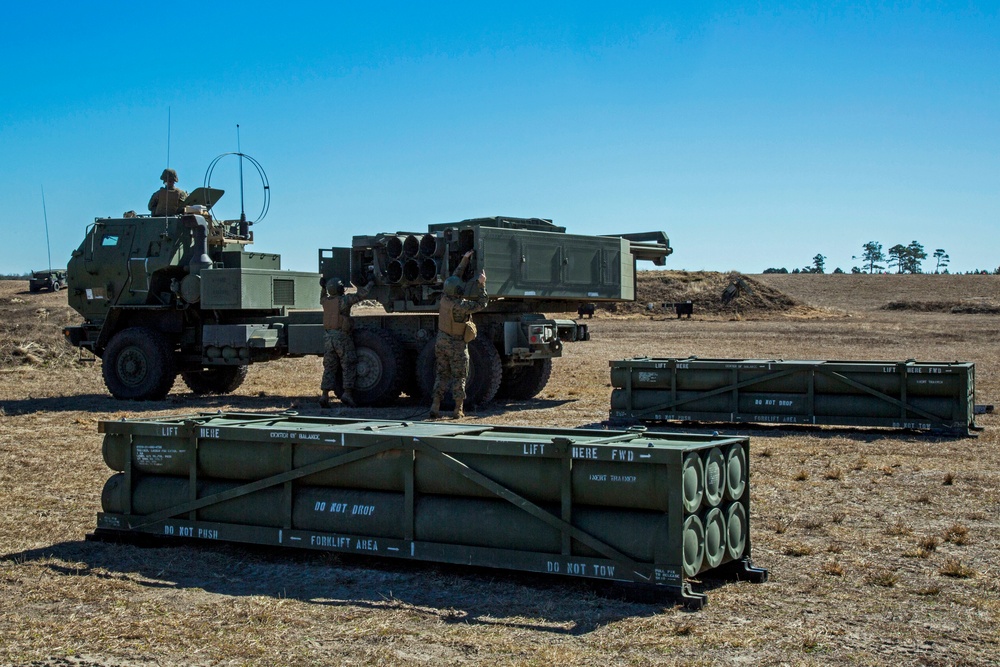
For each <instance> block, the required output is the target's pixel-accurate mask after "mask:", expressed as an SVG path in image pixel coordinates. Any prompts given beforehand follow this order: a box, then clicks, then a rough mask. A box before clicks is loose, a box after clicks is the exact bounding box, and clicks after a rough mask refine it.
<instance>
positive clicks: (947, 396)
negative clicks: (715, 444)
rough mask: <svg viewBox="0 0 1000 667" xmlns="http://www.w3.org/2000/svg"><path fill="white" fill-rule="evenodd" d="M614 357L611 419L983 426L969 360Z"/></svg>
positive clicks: (947, 427)
mask: <svg viewBox="0 0 1000 667" xmlns="http://www.w3.org/2000/svg"><path fill="white" fill-rule="evenodd" d="M610 364H611V385H612V387H614V389H613V390H612V394H611V419H612V420H629V419H632V420H640V421H648V422H660V421H673V420H677V421H722V422H736V423H740V422H760V423H765V424H831V425H843V426H885V427H889V428H905V429H919V430H932V431H950V432H957V433H960V434H963V435H968V434H969V431H971V430H978V427H977V426H976V423H975V416H974V415H975V387H976V383H975V365H974V364H971V363H963V362H957V361H956V362H917V361H913V360H909V361H904V362H895V361H794V360H788V359H781V360H766V359H698V358H696V357H689V358H686V359H680V358H677V359H654V358H650V357H635V358H632V359H623V360H620V361H612V362H610ZM730 465H737V466H739V465H745V461H743V462H739V463H734V462H732V461H730V460H727V461H726V466H727V468H728V467H729V466H730Z"/></svg>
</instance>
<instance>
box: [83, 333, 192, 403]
mask: <svg viewBox="0 0 1000 667" xmlns="http://www.w3.org/2000/svg"><path fill="white" fill-rule="evenodd" d="M101 371H102V373H103V374H104V384H105V385H106V386H107V388H108V391H110V392H111V395H112V396H114V397H115V398H118V399H121V400H126V401H159V400H162V399H163V397H164V396H166V395H167V392H168V391H170V387H172V386H173V384H174V379H176V377H177V369H176V366H175V365H174V355H173V350H172V349H171V347H170V345H169V343H167V340H166V339H165V338H164V337H163V334H161V333H160V332H159V331H155V330H153V329H149V328H147V327H130V328H128V329H124V330H122V331H119V332H118V333H116V334H115V335H114V336H113V337H112V338H111V342H110V343H108V346H107V348H105V350H104V354H103V355H102V363H101Z"/></svg>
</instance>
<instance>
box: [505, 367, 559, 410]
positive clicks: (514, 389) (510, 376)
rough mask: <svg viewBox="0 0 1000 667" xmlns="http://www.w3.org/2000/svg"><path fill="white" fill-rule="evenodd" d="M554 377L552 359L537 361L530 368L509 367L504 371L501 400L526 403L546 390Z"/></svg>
mask: <svg viewBox="0 0 1000 667" xmlns="http://www.w3.org/2000/svg"><path fill="white" fill-rule="evenodd" d="M551 375H552V360H551V359H535V360H534V361H533V362H531V365H530V366H508V367H506V368H504V369H503V380H502V381H501V382H500V391H498V392H497V396H498V397H499V398H510V399H513V400H515V401H525V400H528V399H529V398H534V397H535V396H538V394H539V393H541V391H542V389H545V385H546V384H548V382H549V377H550V376H551Z"/></svg>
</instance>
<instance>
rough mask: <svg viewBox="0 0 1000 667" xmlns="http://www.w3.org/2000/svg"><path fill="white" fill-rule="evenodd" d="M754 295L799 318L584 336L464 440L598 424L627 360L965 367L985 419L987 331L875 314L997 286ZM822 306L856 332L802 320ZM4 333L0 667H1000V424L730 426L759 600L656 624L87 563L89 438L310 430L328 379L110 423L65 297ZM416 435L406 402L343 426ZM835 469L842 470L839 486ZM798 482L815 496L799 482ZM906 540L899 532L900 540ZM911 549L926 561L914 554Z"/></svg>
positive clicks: (561, 582) (413, 411)
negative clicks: (231, 421)
mask: <svg viewBox="0 0 1000 667" xmlns="http://www.w3.org/2000/svg"><path fill="white" fill-rule="evenodd" d="M772 279H777V280H775V281H773V282H772ZM939 279H940V280H939ZM759 280H760V281H761V282H765V281H766V282H767V284H769V285H772V286H775V287H779V288H780V289H781V290H782V291H785V292H787V293H788V294H790V295H791V296H793V297H794V298H795V299H796V300H797V302H798V303H799V304H800V306H799V307H803V308H805V307H811V308H813V311H812V312H813V315H814V316H812V317H809V318H806V317H799V316H797V315H796V312H798V311H795V310H792V311H779V312H778V313H777V314H775V313H771V314H766V313H759V312H758V313H747V314H746V316H745V317H744V318H743V319H742V320H741V321H729V319H728V317H725V316H724V315H719V316H714V317H708V316H703V317H701V318H699V316H698V314H697V313H698V311H697V310H696V316H695V318H694V319H693V320H691V321H688V320H683V321H676V320H673V319H670V318H661V319H659V320H658V319H656V318H649V317H646V316H636V317H631V318H624V317H615V318H614V319H612V318H607V317H606V316H605V315H604V314H603V313H599V314H598V316H597V317H596V318H595V319H594V320H593V322H592V323H591V332H592V336H593V340H592V341H591V342H589V343H577V344H573V345H567V346H566V348H565V358H564V359H561V360H559V361H557V362H556V365H555V371H554V373H553V378H552V381H551V383H550V385H549V387H548V388H547V389H546V392H545V394H546V395H547V396H549V397H550V398H546V399H541V400H535V401H525V402H518V403H510V404H501V405H495V406H492V407H491V408H489V409H488V410H487V411H485V412H483V413H481V414H478V415H475V416H474V417H472V418H470V419H469V421H470V422H472V423H474V422H476V421H480V420H481V421H483V422H486V423H504V424H520V425H532V424H535V425H537V424H550V425H560V426H577V425H580V424H591V423H594V422H599V421H601V420H603V419H604V418H606V416H607V410H608V397H609V392H610V390H609V388H608V377H607V374H608V366H607V360H608V359H620V358H624V357H629V356H634V355H635V354H638V353H642V354H648V355H651V356H687V355H697V356H701V357H739V358H786V359H794V358H800V359H823V358H828V359H852V358H860V359H896V360H901V359H908V358H917V359H921V360H927V361H937V360H953V359H959V360H963V361H974V362H976V385H977V392H978V397H977V398H978V402H980V403H995V404H996V403H1000V380H998V378H1000V346H997V344H996V330H997V324H998V319H997V317H996V316H990V315H964V314H963V315H954V314H949V313H936V312H917V311H912V310H906V311H887V310H879V309H880V308H881V307H882V306H884V305H885V304H886V303H888V302H889V301H919V300H921V299H925V300H934V301H951V300H960V299H962V298H966V297H975V296H990V295H991V294H992V295H993V296H994V297H995V295H996V294H998V293H1000V279H997V278H996V277H993V276H904V277H900V276H860V277H858V276H810V275H801V276H777V277H775V276H762V277H759ZM779 282H780V285H779ZM14 299H19V300H20V303H15V302H14V301H13V300H14ZM40 309H44V310H45V313H47V314H41V313H40V312H39V311H40ZM830 309H842V310H844V311H851V312H850V314H851V316H850V317H844V316H836V317H817V316H815V315H816V314H817V313H820V314H822V313H824V312H826V313H828V312H830ZM0 311H2V312H0V379H2V382H0V503H2V506H3V507H4V510H3V512H2V513H0V664H16V665H21V664H31V663H32V662H33V661H34V662H36V664H38V665H43V666H50V665H57V664H61V665H71V664H83V665H93V666H106V665H127V666H131V665H139V664H142V665H146V664H160V665H209V664H226V665H234V664H250V665H272V664H291V665H313V664H345V665H400V664H402V665H416V664H420V665H427V664H435V665H436V664H457V665H473V664H491V665H525V664H529V665H565V664H577V665H591V664H601V665H607V666H618V665H649V664H685V665H686V664H704V665H708V664H734V663H739V664H747V663H751V664H777V663H787V664H836V665H854V664H863V665H878V664H927V665H945V664H963V665H990V664H993V662H994V659H993V658H992V657H991V656H995V654H996V647H997V644H998V642H1000V632H998V630H997V628H1000V587H998V586H997V585H996V584H995V581H996V579H997V565H996V547H995V545H997V544H1000V524H998V523H997V521H996V517H997V516H1000V491H998V489H1000V437H998V435H997V433H998V430H997V426H998V425H1000V414H992V415H983V416H981V417H979V418H978V421H979V423H980V424H981V425H982V426H984V427H985V429H986V430H985V431H984V432H983V433H981V434H980V435H979V437H978V438H976V439H961V438H939V437H931V436H925V435H913V434H906V433H896V432H891V431H880V430H876V429H869V430H850V429H838V428H778V427H761V428H753V429H749V428H746V427H741V428H740V429H739V430H738V432H739V433H749V434H750V435H751V450H752V453H753V452H756V453H758V454H759V455H757V456H753V457H752V459H751V472H752V483H751V503H752V505H751V535H752V540H753V550H754V560H755V561H756V563H757V564H759V565H762V566H764V567H767V568H769V569H770V571H771V574H772V579H771V581H770V582H768V583H766V584H762V585H757V586H755V585H751V584H747V583H735V584H724V585H721V586H719V587H714V586H713V587H710V588H709V590H708V594H709V598H710V602H711V603H710V604H709V606H708V607H706V609H705V610H704V611H702V612H699V613H697V614H690V613H688V612H685V611H683V610H679V609H675V608H673V607H672V606H671V605H670V603H669V602H668V603H663V604H650V603H639V602H622V601H620V600H618V599H616V598H612V597H604V596H600V595H596V594H595V592H594V591H593V590H592V589H591V588H589V587H587V586H583V585H580V584H579V583H578V582H575V581H573V580H568V579H548V578H543V577H525V576H520V575H517V574H510V573H503V572H492V571H486V570H469V569H464V568H443V567H432V566H426V565H415V564H412V563H396V562H385V561H370V560H365V559H361V558H346V557H344V558H337V557H334V556H331V555H327V554H312V553H301V554H298V553H296V554H292V553H274V552H264V551H257V550H253V549H246V548H242V547H239V546H213V547H201V548H198V547H190V546H174V547H171V548H138V547H135V546H125V545H114V544H100V543H90V542H85V541H83V537H84V535H85V534H86V533H87V532H89V531H90V530H92V529H93V526H94V514H95V512H97V511H98V509H99V502H100V501H99V494H100V489H101V487H102V485H103V483H104V480H105V479H106V478H107V477H108V475H109V471H108V470H107V468H106V467H105V466H104V464H103V461H102V458H101V452H100V449H101V442H100V438H99V436H98V435H97V433H96V422H97V421H98V420H101V419H118V418H121V417H142V416H155V415H166V414H178V413H184V412H193V411H200V410H212V411H214V410H217V409H223V410H225V409H236V410H245V411H255V410H256V411H274V410H285V409H297V410H299V411H300V412H301V413H304V414H320V411H319V410H318V408H317V407H316V406H315V403H314V397H315V395H316V389H317V387H316V385H317V384H318V380H319V376H320V363H319V360H318V359H312V358H310V359H301V360H283V361H280V362H276V363H273V364H270V365H264V366H260V367H255V368H254V369H252V370H251V373H250V377H249V379H248V381H247V383H246V385H244V387H242V388H241V389H240V390H239V391H238V392H237V393H236V394H235V395H233V396H229V397H221V398H220V397H216V398H201V399H199V398H196V397H194V396H192V395H191V394H190V393H186V392H185V391H184V390H183V388H182V386H181V385H180V384H178V386H177V387H176V388H175V392H176V393H174V394H171V396H170V397H168V399H167V400H165V401H162V402H157V403H147V404H134V403H119V402H116V401H113V400H112V399H111V398H110V397H109V396H108V395H107V393H106V391H105V390H104V388H103V385H102V382H101V378H100V368H99V367H97V366H94V365H86V364H78V363H77V362H76V352H75V351H73V350H69V349H67V348H65V347H62V346H61V337H60V335H59V329H60V328H61V326H62V324H63V323H64V322H65V321H67V320H70V319H71V316H70V315H69V314H68V313H67V311H66V308H65V293H61V294H54V295H52V294H39V295H30V294H28V293H27V288H26V284H25V283H20V284H19V285H18V284H17V283H0ZM18 349H21V350H22V352H17V351H16V350H18ZM28 355H31V356H33V357H35V360H34V361H32V360H30V359H29V356H28ZM570 391H575V392H576V393H575V394H570ZM419 413H420V409H419V406H415V405H403V406H401V407H399V408H393V409H385V410H365V409H359V410H345V411H344V412H343V414H346V415H352V416H364V417H381V418H394V419H402V418H408V417H409V418H412V417H413V416H414V415H419ZM326 414H334V415H336V414H340V409H336V410H333V411H332V412H327V413H326ZM707 428H709V429H711V430H715V429H716V428H720V427H719V426H718V425H713V426H709V427H707ZM720 430H721V431H722V432H723V433H729V432H731V431H730V430H725V429H721V428H720ZM765 452H766V455H764V453H765ZM883 469H887V470H888V471H889V472H891V474H889V475H887V474H885V473H884V472H883ZM831 470H840V471H842V473H841V475H840V477H839V478H837V480H836V483H831V481H829V480H831V479H832V478H831V477H830V476H829V472H830V471H831ZM800 471H803V472H805V473H806V474H807V476H808V477H807V479H809V480H816V481H815V482H808V481H807V482H804V483H803V482H802V481H796V480H795V479H794V477H795V476H796V475H797V474H798V473H799V472H800ZM949 477H950V479H951V480H952V482H953V483H952V484H950V485H947V484H946V485H943V484H942V480H946V479H949ZM823 480H828V481H823ZM956 480H958V481H960V483H959V482H958V481H956ZM925 496H926V497H927V498H928V499H929V500H930V501H931V502H930V503H927V502H923V498H924V497H925ZM896 526H903V527H905V528H907V529H908V530H909V533H907V532H906V531H900V534H890V532H889V531H890V529H891V530H895V527H896ZM915 549H916V550H922V551H923V555H922V556H921V557H918V558H915V557H908V556H907V554H908V553H909V552H910V551H912V550H915ZM834 554H835V555H834Z"/></svg>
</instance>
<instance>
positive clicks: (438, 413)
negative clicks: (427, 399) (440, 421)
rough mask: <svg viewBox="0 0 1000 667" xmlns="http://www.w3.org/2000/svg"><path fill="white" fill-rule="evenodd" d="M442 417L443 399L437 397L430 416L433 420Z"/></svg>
mask: <svg viewBox="0 0 1000 667" xmlns="http://www.w3.org/2000/svg"><path fill="white" fill-rule="evenodd" d="M440 416H441V399H440V398H438V397H437V396H435V397H434V400H433V401H431V414H430V418H431V419H437V418H438V417H440Z"/></svg>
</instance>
